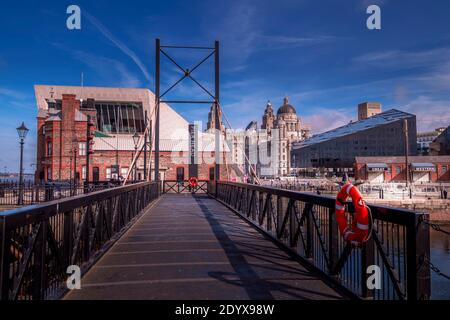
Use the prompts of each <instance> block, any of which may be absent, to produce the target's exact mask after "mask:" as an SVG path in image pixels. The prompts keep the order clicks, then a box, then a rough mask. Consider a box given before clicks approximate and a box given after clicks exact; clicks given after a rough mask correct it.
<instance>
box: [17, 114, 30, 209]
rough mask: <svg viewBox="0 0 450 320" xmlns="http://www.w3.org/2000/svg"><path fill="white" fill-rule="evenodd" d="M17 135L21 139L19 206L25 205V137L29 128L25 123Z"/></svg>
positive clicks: (18, 129) (19, 128)
mask: <svg viewBox="0 0 450 320" xmlns="http://www.w3.org/2000/svg"><path fill="white" fill-rule="evenodd" d="M16 130H17V133H18V134H19V139H20V174H19V199H18V201H17V204H18V205H23V145H24V140H25V137H26V136H27V133H28V131H29V130H28V128H27V127H25V123H23V122H22V125H21V126H20V127H18V128H16Z"/></svg>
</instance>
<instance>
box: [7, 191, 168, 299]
mask: <svg viewBox="0 0 450 320" xmlns="http://www.w3.org/2000/svg"><path fill="white" fill-rule="evenodd" d="M158 196H159V185H158V184H157V183H151V182H142V183H136V184H132V185H127V186H122V187H117V188H113V189H109V190H103V191H97V192H92V193H90V194H86V195H80V196H75V197H70V198H67V199H62V200H56V201H51V202H48V203H46V204H41V205H36V206H29V207H23V208H19V209H16V210H11V211H8V212H3V213H0V257H1V260H0V263H1V264H0V297H1V299H2V300H6V299H11V300H16V299H19V300H35V299H38V300H41V299H51V298H56V297H58V296H59V295H60V294H61V293H62V292H63V291H64V289H65V287H64V285H65V281H66V278H67V274H66V270H67V267H68V266H70V265H77V266H79V267H80V268H81V270H82V271H84V270H86V269H87V268H88V267H89V266H90V265H91V264H92V263H93V262H95V260H96V259H97V258H98V257H99V256H100V255H101V253H102V252H104V250H106V249H107V248H108V247H109V246H110V245H111V243H112V241H110V240H112V239H114V238H115V237H118V236H119V235H120V234H121V232H123V230H124V229H126V227H127V225H129V223H130V222H131V221H132V220H133V219H134V218H135V217H136V216H137V215H138V214H139V213H140V212H141V211H142V210H143V209H145V208H146V207H147V206H148V205H149V204H150V203H151V202H152V201H153V200H155V199H156V198H158Z"/></svg>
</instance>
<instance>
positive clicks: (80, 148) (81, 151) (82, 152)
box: [78, 142, 86, 156]
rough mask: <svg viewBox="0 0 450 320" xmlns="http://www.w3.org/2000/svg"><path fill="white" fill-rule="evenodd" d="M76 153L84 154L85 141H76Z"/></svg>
mask: <svg viewBox="0 0 450 320" xmlns="http://www.w3.org/2000/svg"><path fill="white" fill-rule="evenodd" d="M78 154H79V155H80V156H85V155H86V142H80V143H78Z"/></svg>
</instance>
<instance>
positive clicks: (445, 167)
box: [442, 165, 448, 174]
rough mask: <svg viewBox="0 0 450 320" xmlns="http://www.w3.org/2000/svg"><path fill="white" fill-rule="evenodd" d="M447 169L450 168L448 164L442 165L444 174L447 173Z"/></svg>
mask: <svg viewBox="0 0 450 320" xmlns="http://www.w3.org/2000/svg"><path fill="white" fill-rule="evenodd" d="M447 170H448V168H447V165H445V166H442V174H445V173H446V172H447Z"/></svg>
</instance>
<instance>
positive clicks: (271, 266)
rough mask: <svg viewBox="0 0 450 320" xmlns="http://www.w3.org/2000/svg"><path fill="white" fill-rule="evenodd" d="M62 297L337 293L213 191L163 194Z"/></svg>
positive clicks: (322, 296)
mask: <svg viewBox="0 0 450 320" xmlns="http://www.w3.org/2000/svg"><path fill="white" fill-rule="evenodd" d="M81 287H82V288H81V289H80V290H73V291H71V292H69V293H68V294H67V295H66V297H65V299H198V300H210V299H341V298H342V297H341V296H340V295H339V294H338V293H336V292H335V291H334V290H333V289H331V288H330V287H329V286H327V285H326V284H325V283H324V282H323V281H322V280H321V279H319V278H318V277H317V276H316V275H315V274H312V273H311V272H309V271H307V270H306V269H305V268H304V267H303V266H301V265H300V264H298V263H297V262H296V261H293V260H292V259H291V258H290V257H289V255H288V254H286V253H285V252H283V251H282V250H280V249H279V248H278V247H277V246H276V245H275V244H273V243H272V242H271V241H269V240H267V239H266V238H265V237H264V236H263V235H261V234H260V233H259V232H258V231H256V230H255V229H254V228H253V227H251V226H250V225H249V224H248V223H246V222H245V221H243V220H242V219H240V218H239V217H237V216H236V215H235V214H234V213H233V212H231V211H230V210H229V209H228V208H226V207H225V206H223V205H222V204H220V203H219V202H217V201H216V200H214V199H211V198H208V197H207V196H202V195H195V196H193V195H190V194H167V195H163V196H162V198H161V199H160V200H159V202H158V203H157V204H156V205H155V206H153V207H152V208H151V209H150V210H148V211H147V212H146V213H145V214H144V215H143V216H142V217H141V218H140V219H139V220H138V221H137V222H136V223H135V225H134V226H132V227H131V228H130V229H129V230H128V231H127V232H126V233H125V234H124V235H123V236H122V238H121V239H119V240H118V241H117V242H116V243H115V244H114V245H113V247H112V248H111V249H110V250H109V251H108V252H107V253H106V254H105V255H104V256H103V257H102V258H101V259H100V260H99V261H98V262H97V264H96V265H95V266H93V267H92V268H91V270H90V271H89V272H88V273H87V274H86V275H85V276H84V277H83V279H82V283H81Z"/></svg>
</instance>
